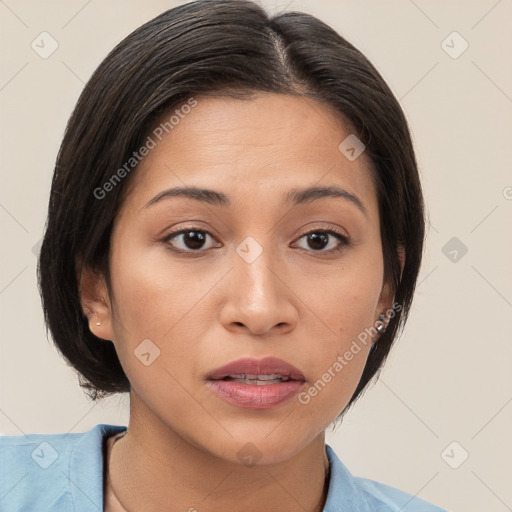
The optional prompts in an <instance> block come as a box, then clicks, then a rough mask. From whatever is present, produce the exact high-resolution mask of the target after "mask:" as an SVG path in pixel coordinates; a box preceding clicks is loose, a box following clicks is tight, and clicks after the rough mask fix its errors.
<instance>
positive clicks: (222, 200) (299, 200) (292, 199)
mask: <svg viewBox="0 0 512 512" xmlns="http://www.w3.org/2000/svg"><path fill="white" fill-rule="evenodd" d="M172 197H185V198H188V199H194V200H196V201H200V202H203V203H208V204H211V205H213V206H222V207H224V208H228V207H230V206H231V204H232V203H231V201H230V199H229V197H228V196H227V195H226V194H224V193H222V192H218V191H216V190H211V189H206V188H199V187H174V188H170V189H167V190H163V191H162V192H160V193H158V194H157V195H156V196H155V197H153V199H151V200H150V201H148V202H147V203H146V205H145V206H144V208H149V207H150V206H152V205H154V204H155V203H158V202H159V201H161V200H163V199H168V198H172ZM333 197H334V198H342V199H346V200H348V201H350V202H352V203H353V204H354V205H356V206H357V208H359V210H361V212H362V213H364V215H366V216H368V212H367V210H366V208H365V207H364V205H363V203H362V202H361V200H360V199H359V198H358V197H357V196H356V195H354V194H352V193H351V192H348V191H347V190H345V189H343V188H340V187H338V186H335V185H330V186H311V187H307V188H304V189H298V188H294V189H292V190H290V191H289V192H288V193H287V194H286V196H285V203H286V204H289V205H293V206H295V205H299V204H308V203H311V202H313V201H317V200H319V199H323V198H333Z"/></svg>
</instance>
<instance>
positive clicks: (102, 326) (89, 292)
mask: <svg viewBox="0 0 512 512" xmlns="http://www.w3.org/2000/svg"><path fill="white" fill-rule="evenodd" d="M78 293H79V296H80V304H81V306H82V310H83V312H84V314H85V316H86V317H87V318H88V320H89V330H90V331H91V332H92V333H93V334H94V335H95V336H97V337H98V338H102V339H104V340H113V339H114V330H113V327H112V308H111V301H110V297H109V293H108V287H107V283H106V281H105V278H104V276H103V274H101V273H100V272H98V271H96V270H93V269H91V268H83V269H82V270H81V271H80V273H79V275H78ZM98 324H99V325H98Z"/></svg>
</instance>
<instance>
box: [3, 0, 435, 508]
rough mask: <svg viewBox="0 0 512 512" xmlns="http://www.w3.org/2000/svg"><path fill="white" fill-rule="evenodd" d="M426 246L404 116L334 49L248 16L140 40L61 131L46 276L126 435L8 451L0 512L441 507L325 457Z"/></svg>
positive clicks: (234, 10) (373, 76) (196, 20)
mask: <svg viewBox="0 0 512 512" xmlns="http://www.w3.org/2000/svg"><path fill="white" fill-rule="evenodd" d="M423 236H424V218H423V199H422V193H421V187H420V183H419V177H418V171H417V167H416V162H415V156H414V151H413V147H412V143H411V138H410V135H409V131H408V128H407V123H406V120H405V118H404V115H403V112H402V110H401V108H400V106H399V104H398V102H397V101H396V99H395V98H394V96H393V94H392V93H391V91H390V90H389V88H388V87H387V85H386V84H385V82H384V81H383V79H382V77H381V76H380V75H379V73H378V72H377V71H376V70H375V68H374V67H373V66H372V65H371V64H370V63H369V62H368V60H367V59H366V58H365V57H364V56H363V55H362V54H361V53H360V52H359V51H358V50H357V49H355V48H354V47H353V46H352V45H351V44H350V43H348V42H347V41H346V40H344V39H343V38H342V37H341V36H339V35H338V34H337V33H335V32H334V31H333V30H332V29H330V28H329V27H328V26H326V25H325V24H324V23H322V22H320V21H319V20H317V19H316V18H314V17H312V16H309V15H306V14H302V13H285V14H282V15H278V16H275V17H273V18H270V17H269V16H268V15H267V14H266V13H265V12H264V11H263V10H262V9H261V8H260V7H259V6H258V5H257V4H255V3H252V2H250V1H245V0H240V1H239V0H236V1H232V0H229V1H226V0H199V1H197V2H193V3H189V4H186V5H182V6H180V7H177V8H175V9H171V10H169V11H167V12H165V13H163V14H162V15H160V16H158V17H157V18H155V19H154V20H151V21H150V22H148V23H146V24H145V25H143V26H142V27H140V28H139V29H137V30H136V31H134V32H133V33H132V34H130V35H129V36H128V37H127V38H126V39H124V40H123V41H122V42H121V43H120V44H119V45H118V46H117V47H116V48H115V49H114V50H113V51H112V52H111V53H110V54H109V55H108V56H107V57H106V59H105V60H104V61H103V62H102V64H101V65H100V66H99V68H98V69H97V70H96V72H95V73H94V75H93V76H92V78H91V79H90V81H89V82H88V84H87V85H86V87H85V89H84V91H83V93H82V95H81V97H80V99H79V101H78V104H77V106H76V108H75V111H74V112H73V114H72V116H71V119H70V121H69V124H68V126H67V129H66V134H65V136H64V140H63V142H62V146H61V149H60V152H59V155H58V158H57V162H56V167H55V173H54V179H53V183H52V190H51V197H50V204H49V213H48V222H47V227H46V232H45V237H44V241H43V244H42V248H41V255H40V260H39V280H40V290H41V295H42V299H43V308H44V313H45V319H46V322H47V325H48V327H49V329H50V331H51V333H52V336H53V339H54V340H55V343H56V345H57V347H58V348H59V350H60V352H61V353H62V355H63V356H64V357H65V359H66V360H67V361H68V362H69V363H70V364H71V365H73V367H74V368H75V369H76V370H77V373H78V375H79V378H80V383H81V386H82V387H83V388H84V389H85V390H86V391H87V392H88V393H89V394H90V395H91V397H92V398H93V399H95V400H96V399H100V398H101V397H103V396H106V395H108V394H111V393H124V392H128V393H129V394H130V420H129V424H128V427H124V426H115V425H105V424H101V425H97V426H96V427H94V428H93V429H91V430H89V431H88V432H85V433H83V434H67V435H42V434H39V435H38V434H36V435H31V436H7V437H3V438H2V439H1V444H0V447H1V453H2V459H3V460H4V461H6V464H5V465H6V470H5V471H3V473H2V477H1V481H0V491H2V492H1V494H0V496H3V498H2V500H1V501H0V510H9V511H14V510H36V509H37V510H38V511H42V510H48V511H54V512H55V511H61V510H66V511H67V510H77V511H81V512H82V511H85V510H105V511H108V512H118V511H153V510H170V511H178V510H180V511H181V510H188V511H189V512H192V511H199V512H201V511H210V512H217V511H225V510H229V509H235V510H245V511H256V510H258V511H259V510H265V511H277V510H279V511H295V510H304V511H311V512H317V511H322V510H323V511H329V512H330V511H340V510H341V511H347V512H348V511H350V512H355V511H391V510H403V511H412V510H414V511H420V510H421V511H436V510H441V509H439V508H438V507H435V506H434V505H430V504H428V503H426V502H425V501H422V500H420V499H418V498H415V497H413V496H411V495H408V494H407V493H404V492H401V491H399V490H397V489H393V488H391V487H388V486H386V485H384V484H381V483H377V482H373V481H370V480H366V479H361V478H357V477H354V476H352V475H351V474H350V473H349V471H348V470H347V469H346V468H345V466H344V465H343V464H342V462H341V461H340V460H339V458H338V457H337V455H336V454H335V453H334V451H333V450H332V449H331V448H330V447H329V446H327V445H326V444H325V437H324V431H325V429H326V428H327V427H328V426H329V425H330V424H331V423H332V422H333V421H335V420H336V419H339V418H340V417H341V415H342V414H343V413H344V412H346V410H347V409H348V408H349V407H350V405H351V404H353V403H354V401H355V400H356V399H357V398H358V397H359V395H360V394H361V392H362V391H363V389H364V388H365V387H366V386H367V384H368V383H369V381H370V380H371V379H372V377H373V376H374V375H375V374H376V372H377V371H378V370H379V369H380V368H381V366H382V364H383V362H384V360H385V359H386V356H387V355H388V353H389V350H390V348H391V345H392V342H393V340H394V338H395V337H396V335H397V333H398V332H399V330H400V329H401V328H402V327H403V325H404V322H405V320H406V318H407V314H408V312H409V308H410V305H411V301H412V297H413V292H414V287H415V283H416V278H417V275H418V270H419V266H420V262H421V254H422V247H423ZM27 437H28V439H27Z"/></svg>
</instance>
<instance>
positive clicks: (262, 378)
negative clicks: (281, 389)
mask: <svg viewBox="0 0 512 512" xmlns="http://www.w3.org/2000/svg"><path fill="white" fill-rule="evenodd" d="M228 377H230V378H231V379H233V381H235V382H242V383H245V384H256V385H263V384H278V383H279V382H286V381H288V380H290V377H288V376H282V375H279V374H277V373H272V374H270V375H253V374H250V373H232V374H231V375H228Z"/></svg>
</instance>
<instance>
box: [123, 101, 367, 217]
mask: <svg viewBox="0 0 512 512" xmlns="http://www.w3.org/2000/svg"><path fill="white" fill-rule="evenodd" d="M196 100H197V105H196V106H195V107H194V108H193V109H187V110H186V111H187V112H188V113H186V114H184V113H183V112H181V116H179V118H178V116H176V115H174V117H173V121H174V122H173V123H172V124H168V125H167V131H168V133H166V132H165V130H162V129H161V130H160V132H162V131H163V136H161V140H159V139H158V138H157V137H156V136H155V135H154V132H152V133H151V134H150V136H151V137H152V138H153V140H154V142H155V144H154V147H153V149H151V151H150V152H149V154H147V156H145V157H144V158H143V160H142V161H141V163H140V164H139V166H138V168H137V170H136V172H135V174H134V176H133V177H132V181H131V183H130V194H129V199H130V202H131V203H132V204H133V203H135V204H136V206H137V208H139V209H140V208H142V207H143V206H144V205H145V204H146V203H147V201H150V200H151V199H152V198H153V197H154V196H155V195H156V194H158V193H160V192H162V191H163V190H165V189H168V188H171V187H186V186H190V187H201V188H208V189H211V190H218V191H222V192H223V193H224V194H225V195H227V196H228V197H229V198H230V199H231V198H232V201H230V203H231V205H230V206H236V204H237V201H242V200H243V201H244V202H247V201H252V200H256V201H260V204H261V200H264V201H265V202H266V203H273V202H282V203H284V202H286V201H287V199H289V191H290V190H291V189H300V188H305V187H310V186H312V185H316V186H333V185H334V186H335V185H337V186H339V187H342V188H343V189H344V190H346V191H348V192H349V193H352V194H354V195H356V196H358V197H359V198H361V201H362V202H364V206H365V207H366V209H367V210H368V211H369V212H370V213H372V212H373V213H374V211H375V210H376V208H377V204H376V195H375V187H374V183H373V180H372V174H371V173H372V171H371V163H370V160H369V159H368V158H367V157H366V155H365V154H364V152H363V153H362V154H361V155H360V156H359V157H358V158H356V159H355V160H349V159H348V158H347V156H346V155H345V154H344V153H343V152H342V151H340V149H339V145H340V143H342V142H343V141H344V140H345V139H346V138H347V137H348V136H350V135H351V131H350V127H349V126H348V125H347V124H346V123H345V122H344V120H343V119H342V117H341V116H340V115H338V114H336V113H335V112H333V111H332V109H330V108H329V107H328V106H326V105H325V104H323V103H320V102H319V101H317V100H313V99H310V98H304V97H295V96H289V95H280V94H258V95H255V96H254V97H253V98H252V99H235V98H230V97H197V98H196ZM176 109H178V110H179V106H178V107H176V108H175V109H174V110H173V111H172V112H169V113H167V114H166V115H164V116H162V118H161V120H160V121H159V122H160V123H162V124H160V125H159V126H161V127H162V126H164V124H163V123H165V122H167V121H169V119H170V117H171V116H172V115H173V112H176ZM160 132H157V133H160Z"/></svg>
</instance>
